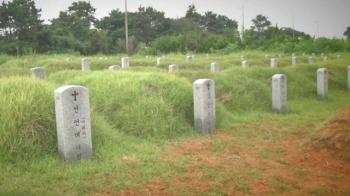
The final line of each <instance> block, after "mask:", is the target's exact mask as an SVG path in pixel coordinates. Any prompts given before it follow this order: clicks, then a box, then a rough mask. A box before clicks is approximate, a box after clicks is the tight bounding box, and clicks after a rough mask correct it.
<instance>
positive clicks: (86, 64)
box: [81, 59, 90, 71]
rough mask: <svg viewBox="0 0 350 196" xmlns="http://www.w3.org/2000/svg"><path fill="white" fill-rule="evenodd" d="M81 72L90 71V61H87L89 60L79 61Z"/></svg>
mask: <svg viewBox="0 0 350 196" xmlns="http://www.w3.org/2000/svg"><path fill="white" fill-rule="evenodd" d="M81 70H83V71H90V61H89V59H82V60H81Z"/></svg>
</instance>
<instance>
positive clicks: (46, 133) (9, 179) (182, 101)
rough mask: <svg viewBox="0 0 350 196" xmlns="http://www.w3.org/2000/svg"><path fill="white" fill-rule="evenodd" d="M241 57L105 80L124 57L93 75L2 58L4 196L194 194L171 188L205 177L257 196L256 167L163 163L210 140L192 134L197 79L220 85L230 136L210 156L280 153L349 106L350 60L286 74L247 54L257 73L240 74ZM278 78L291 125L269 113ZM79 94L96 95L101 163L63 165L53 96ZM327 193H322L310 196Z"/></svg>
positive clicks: (143, 65) (220, 123)
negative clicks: (214, 67) (324, 77)
mask: <svg viewBox="0 0 350 196" xmlns="http://www.w3.org/2000/svg"><path fill="white" fill-rule="evenodd" d="M240 55H241V54H232V55H228V56H210V57H206V56H205V55H198V54H197V55H196V58H195V60H194V62H193V63H186V62H185V56H182V55H177V54H170V55H167V56H166V57H165V62H166V64H162V65H160V66H156V65H155V64H156V62H155V60H156V58H155V57H154V58H153V57H152V59H145V58H144V57H135V59H132V58H131V62H130V63H131V68H130V69H128V70H123V71H121V72H111V71H107V70H106V69H107V68H108V66H109V65H112V64H116V65H118V64H119V63H118V62H120V60H119V57H112V59H107V60H99V59H95V58H94V57H93V58H92V59H93V60H92V66H91V67H92V71H91V72H81V71H79V69H80V68H81V67H80V66H81V64H80V63H81V61H80V60H81V57H72V61H70V62H68V61H65V58H66V57H65V56H63V55H62V56H59V57H55V58H52V57H47V56H38V57H36V58H35V60H33V58H31V59H32V60H31V61H26V59H30V58H25V57H22V58H19V59H13V58H9V57H7V56H2V57H1V58H0V73H1V75H0V81H1V82H0V103H6V104H1V105H0V111H5V112H1V113H0V133H1V134H0V156H1V159H0V168H1V169H0V172H1V174H2V175H0V193H1V195H24V194H25V195H88V194H89V193H91V192H92V193H95V192H99V191H104V190H111V191H113V190H114V191H117V192H116V193H117V194H120V192H118V191H121V190H125V191H128V190H144V189H146V188H147V184H148V183H149V182H153V181H154V180H155V179H156V178H157V177H159V176H160V177H162V178H163V179H166V180H165V182H166V187H165V189H166V190H169V192H171V193H173V194H175V195H176V194H179V191H180V193H183V194H191V193H192V190H191V188H189V187H187V188H186V187H185V188H182V189H180V190H179V187H178V186H175V185H172V183H173V182H174V181H173V180H174V179H175V180H176V179H179V180H180V181H181V180H182V179H183V178H186V175H184V174H186V173H187V172H188V170H189V169H190V170H197V171H201V172H202V173H203V175H205V176H206V177H204V178H203V179H202V181H201V183H204V184H205V183H210V185H211V187H210V188H208V189H207V191H208V193H211V194H219V195H220V194H227V193H226V192H225V190H224V187H223V185H224V184H225V183H229V184H230V185H232V187H233V188H234V189H235V190H237V191H238V192H241V193H244V194H252V192H251V190H250V189H251V188H250V186H249V181H250V179H256V180H259V179H261V178H262V177H261V176H262V175H261V172H260V171H254V170H253V166H251V165H245V166H240V167H238V166H235V167H233V168H231V169H229V170H226V169H227V168H221V169H217V168H216V167H208V166H198V165H194V166H193V167H190V168H187V167H185V165H186V164H188V163H191V161H193V160H192V157H191V156H183V157H179V158H177V159H173V160H170V161H163V158H164V157H165V156H168V155H171V154H172V151H171V147H172V146H173V145H174V144H177V143H179V142H182V141H189V140H193V139H198V138H200V139H208V138H209V137H207V136H201V135H199V134H197V133H196V132H195V131H194V130H193V89H192V83H193V82H194V81H195V80H196V79H200V78H210V79H213V80H214V81H215V84H216V100H217V108H216V109H217V110H216V111H217V128H218V130H225V131H227V132H230V133H231V134H232V136H233V138H230V139H229V143H228V142H221V141H220V140H219V141H214V143H213V145H212V147H211V151H212V153H214V155H215V154H217V156H219V155H220V154H221V153H222V152H223V151H224V150H225V149H226V148H227V147H228V146H230V145H237V146H247V147H256V146H261V145H266V144H271V143H278V142H281V141H283V140H285V139H286V138H288V137H289V136H290V135H291V134H295V133H298V132H300V131H301V130H303V131H305V129H306V132H307V136H308V137H309V138H310V139H317V138H318V127H319V126H321V125H322V123H324V122H326V121H327V120H329V119H330V118H331V117H333V116H334V115H335V114H336V113H337V112H338V111H339V110H341V109H342V108H344V107H347V106H349V105H350V104H349V103H350V102H349V101H350V98H349V92H347V90H346V89H347V85H346V80H347V75H346V67H347V64H346V63H347V60H346V57H344V58H343V59H342V60H338V61H328V62H321V61H319V62H316V63H315V64H312V65H307V64H306V63H304V64H303V63H301V64H300V65H298V66H291V65H290V64H291V58H289V57H288V58H287V57H285V58H283V59H281V60H280V61H279V65H280V68H278V69H271V68H269V62H267V61H266V62H265V60H264V55H265V54H263V53H259V52H248V53H247V54H245V57H246V59H247V60H248V61H251V62H252V64H251V68H249V69H241V68H240V62H241V60H240ZM269 55H270V56H271V57H272V56H273V55H275V56H277V55H278V54H269ZM306 58H307V57H306V56H305V57H302V59H304V60H302V61H301V62H303V61H305V62H306ZM214 61H215V62H219V63H220V69H221V72H220V73H218V74H213V73H210V72H209V69H210V68H209V65H210V63H211V62H214ZM170 62H171V63H170ZM167 63H169V64H179V65H180V71H179V72H178V73H175V74H168V73H167V65H168V64H167ZM34 65H35V66H39V67H45V69H46V71H47V73H48V77H47V81H40V80H37V79H32V78H29V77H28V76H29V73H26V71H25V70H28V72H29V69H30V68H31V67H33V66H34ZM132 65H133V66H132ZM255 66H256V67H255ZM320 67H325V68H328V69H329V71H330V81H329V87H330V96H329V99H328V100H327V101H320V100H318V99H317V96H316V70H317V69H318V68H320ZM277 73H279V74H281V73H282V74H286V75H287V78H288V114H287V115H277V114H274V113H272V111H271V77H272V76H273V75H274V74H277ZM72 84H74V85H82V86H85V87H87V88H88V89H89V92H90V105H91V112H92V113H91V119H92V138H93V149H94V159H93V160H89V161H82V162H78V163H75V164H71V165H66V164H65V163H63V161H62V160H60V159H59V158H58V153H57V141H56V127H55V126H56V125H55V116H54V99H53V92H54V90H55V89H57V88H59V87H60V86H63V85H72ZM266 122H268V123H266ZM247 124H248V125H249V126H247ZM232 130H234V131H233V132H232ZM252 138H260V139H261V140H258V141H257V140H252ZM242 153H244V152H242ZM194 154H195V153H194ZM233 154H234V153H233ZM283 154H284V152H283V150H280V151H273V150H265V151H260V152H259V153H258V154H257V155H256V156H257V158H259V159H266V160H279V157H280V156H281V155H283ZM243 155H244V154H243ZM240 156H242V154H241V155H240ZM231 158H232V157H231ZM233 159H234V157H233ZM229 160H230V159H229ZM226 161H227V160H226ZM228 171H230V172H228ZM296 174H297V176H302V174H301V173H300V172H299V173H298V172H297V173H296ZM247 176H248V177H247ZM212 179H215V181H214V182H213V180H212ZM289 185H290V184H288V182H287V181H285V180H283V179H281V178H279V177H275V178H273V179H272V186H273V193H285V194H288V193H290V191H291V190H292V189H294V188H295V187H294V188H293V186H289ZM198 186H199V185H198ZM198 191H200V190H198ZM330 192H332V191H331V190H324V189H319V190H314V191H313V192H312V194H314V195H322V193H330ZM333 192H334V191H333ZM198 193H200V192H198ZM339 193H341V194H343V193H342V192H339Z"/></svg>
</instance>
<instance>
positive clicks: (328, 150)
mask: <svg viewBox="0 0 350 196" xmlns="http://www.w3.org/2000/svg"><path fill="white" fill-rule="evenodd" d="M264 125H267V126H271V122H266V123H265V124H264V123H261V124H260V126H264ZM249 126H250V125H247V128H249ZM255 129H256V127H255ZM306 132H307V129H306V130H305V131H299V132H297V134H293V135H292V136H291V137H288V139H285V140H283V141H278V142H269V141H267V142H266V141H265V142H262V141H264V139H263V138H259V137H251V138H249V140H250V141H252V142H253V143H254V142H256V143H260V144H261V145H256V146H254V145H253V146H250V145H237V143H235V144H232V142H231V141H233V140H235V139H236V138H235V137H234V133H235V130H231V131H229V132H228V131H217V132H216V134H215V135H214V136H212V137H211V138H208V139H201V140H195V141H191V142H187V143H182V144H179V145H176V146H173V147H172V153H171V154H170V155H167V156H165V157H164V158H163V160H162V161H169V162H171V161H174V160H178V159H187V160H188V161H187V162H186V163H185V164H183V165H180V166H179V167H181V168H182V169H183V170H184V172H179V175H178V176H176V177H175V178H171V179H167V178H161V177H159V178H157V179H156V180H155V181H154V182H153V183H151V184H148V185H147V189H144V190H133V191H112V190H111V191H103V192H91V193H90V195H162V196H163V195H207V193H210V192H214V193H216V195H350V108H347V109H345V110H343V111H341V112H340V113H339V114H338V116H337V117H335V118H334V119H333V120H331V121H330V122H329V123H327V124H326V125H325V126H324V127H322V128H321V130H320V132H319V134H320V138H319V139H316V140H314V141H311V142H310V141H307V140H306V136H305V134H306ZM236 140H237V139H236Z"/></svg>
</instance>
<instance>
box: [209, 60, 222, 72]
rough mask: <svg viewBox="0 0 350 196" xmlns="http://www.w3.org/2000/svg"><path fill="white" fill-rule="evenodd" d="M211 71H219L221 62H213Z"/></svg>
mask: <svg viewBox="0 0 350 196" xmlns="http://www.w3.org/2000/svg"><path fill="white" fill-rule="evenodd" d="M210 71H211V72H213V73H219V71H220V66H219V63H216V62H214V63H211V64H210Z"/></svg>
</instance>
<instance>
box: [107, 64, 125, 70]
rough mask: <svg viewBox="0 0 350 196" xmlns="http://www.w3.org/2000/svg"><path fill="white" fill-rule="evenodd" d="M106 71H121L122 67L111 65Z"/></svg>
mask: <svg viewBox="0 0 350 196" xmlns="http://www.w3.org/2000/svg"><path fill="white" fill-rule="evenodd" d="M108 69H109V70H111V71H119V70H121V69H122V67H120V65H112V66H109V68H108Z"/></svg>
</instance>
